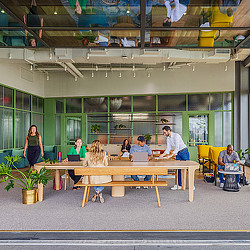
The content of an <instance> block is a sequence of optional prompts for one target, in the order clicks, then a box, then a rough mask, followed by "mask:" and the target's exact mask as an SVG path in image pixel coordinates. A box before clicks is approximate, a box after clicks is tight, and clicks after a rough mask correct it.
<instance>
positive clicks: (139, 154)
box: [133, 152, 148, 162]
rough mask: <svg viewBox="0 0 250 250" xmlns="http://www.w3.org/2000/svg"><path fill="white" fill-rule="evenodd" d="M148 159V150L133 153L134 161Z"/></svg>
mask: <svg viewBox="0 0 250 250" xmlns="http://www.w3.org/2000/svg"><path fill="white" fill-rule="evenodd" d="M146 161H148V153H147V152H134V153H133V162H146Z"/></svg>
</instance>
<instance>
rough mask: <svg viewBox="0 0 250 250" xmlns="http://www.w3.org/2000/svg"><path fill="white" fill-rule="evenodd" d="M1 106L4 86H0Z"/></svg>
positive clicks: (1, 104)
mask: <svg viewBox="0 0 250 250" xmlns="http://www.w3.org/2000/svg"><path fill="white" fill-rule="evenodd" d="M0 106H3V86H0Z"/></svg>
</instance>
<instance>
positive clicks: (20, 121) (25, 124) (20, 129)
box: [15, 110, 40, 148]
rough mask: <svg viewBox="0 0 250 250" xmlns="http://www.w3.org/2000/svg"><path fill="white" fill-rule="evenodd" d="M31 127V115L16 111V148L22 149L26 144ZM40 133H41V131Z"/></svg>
mask: <svg viewBox="0 0 250 250" xmlns="http://www.w3.org/2000/svg"><path fill="white" fill-rule="evenodd" d="M29 127H30V113H29V112H23V111H19V110H17V111H16V118H15V142H16V146H15V147H16V148H22V147H24V144H25V139H26V135H27V134H28V130H29ZM39 133H40V131H39Z"/></svg>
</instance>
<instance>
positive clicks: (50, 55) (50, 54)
mask: <svg viewBox="0 0 250 250" xmlns="http://www.w3.org/2000/svg"><path fill="white" fill-rule="evenodd" d="M52 57H53V55H52V51H51V49H50V51H49V59H50V60H52Z"/></svg>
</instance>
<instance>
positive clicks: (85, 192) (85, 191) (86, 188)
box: [82, 186, 88, 207]
mask: <svg viewBox="0 0 250 250" xmlns="http://www.w3.org/2000/svg"><path fill="white" fill-rule="evenodd" d="M87 190H88V186H86V187H85V189H84V193H83V199H82V207H84V204H85V199H86V195H87Z"/></svg>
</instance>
